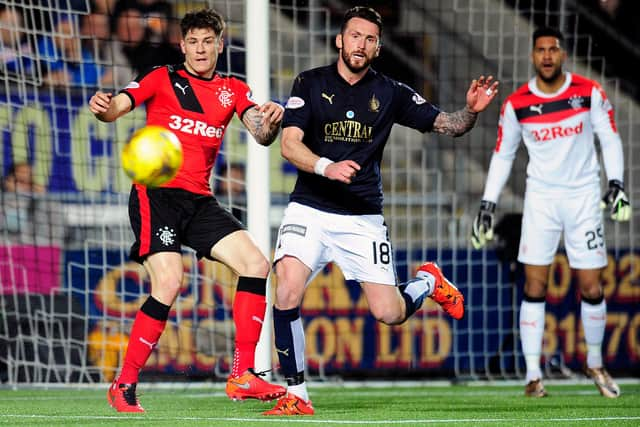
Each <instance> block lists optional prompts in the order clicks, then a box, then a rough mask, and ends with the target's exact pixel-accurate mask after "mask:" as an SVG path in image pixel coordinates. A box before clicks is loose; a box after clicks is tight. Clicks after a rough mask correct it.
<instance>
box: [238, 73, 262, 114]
mask: <svg viewBox="0 0 640 427" xmlns="http://www.w3.org/2000/svg"><path fill="white" fill-rule="evenodd" d="M232 81H233V87H234V92H235V93H236V94H237V97H236V105H235V111H236V114H237V115H238V117H240V118H242V115H243V114H244V112H245V111H247V110H248V109H249V108H252V107H255V106H256V105H257V103H256V102H255V101H254V100H253V94H252V92H251V88H250V87H249V85H248V84H246V83H245V82H243V81H242V80H239V79H236V78H233V79H232Z"/></svg>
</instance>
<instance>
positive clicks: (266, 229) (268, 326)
mask: <svg viewBox="0 0 640 427" xmlns="http://www.w3.org/2000/svg"><path fill="white" fill-rule="evenodd" d="M250 3H251V4H249V1H248V0H247V2H246V4H245V15H244V16H245V39H246V41H247V51H246V58H247V60H246V62H247V83H248V84H249V87H251V90H252V92H253V97H254V99H256V101H257V102H258V104H260V105H261V104H262V103H264V102H266V101H267V100H270V99H271V92H270V90H269V78H270V74H271V73H270V67H271V62H270V45H269V1H268V0H254V1H251V2H250ZM274 145H276V146H274V147H273V148H272V149H274V150H277V149H278V147H277V144H274ZM267 150H268V148H265V147H261V146H258V144H250V145H249V147H248V150H247V151H248V152H247V193H248V194H250V195H251V196H250V197H249V198H248V199H247V226H248V229H249V232H250V233H251V234H252V235H253V237H254V239H255V240H256V243H257V244H258V247H259V248H260V250H261V251H262V253H263V254H264V255H265V256H266V257H267V259H269V260H270V259H271V248H272V245H271V224H270V218H271V217H270V215H269V210H270V207H271V201H270V185H269V182H270V181H269V153H268V151H267ZM272 300H273V299H272V293H271V285H270V282H269V281H268V282H267V308H266V313H265V316H264V322H263V324H262V331H261V334H260V341H259V342H258V347H257V348H256V362H255V363H256V366H255V367H256V369H257V370H258V371H269V370H271V368H272V363H271V353H272V351H271V347H272V345H271V341H272V337H273V333H272V328H273V325H272V323H273V315H272V308H271V307H272V303H273V302H272Z"/></svg>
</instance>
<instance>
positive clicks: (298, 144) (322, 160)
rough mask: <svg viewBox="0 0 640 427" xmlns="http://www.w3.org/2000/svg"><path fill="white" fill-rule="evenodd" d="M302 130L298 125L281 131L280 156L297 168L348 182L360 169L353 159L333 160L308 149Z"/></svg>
mask: <svg viewBox="0 0 640 427" xmlns="http://www.w3.org/2000/svg"><path fill="white" fill-rule="evenodd" d="M303 137H304V131H303V130H302V129H300V128H298V127H295V126H291V127H287V128H285V129H284V130H283V131H282V143H281V150H282V157H284V158H285V159H287V160H288V161H289V162H291V163H292V164H293V165H294V166H295V167H296V168H298V169H299V170H302V171H305V172H308V173H315V174H317V175H321V176H324V177H326V178H328V179H331V180H334V181H340V182H344V183H345V184H350V183H351V180H352V179H353V177H355V176H356V173H357V172H358V171H359V170H360V165H359V164H358V163H356V162H354V161H353V160H342V161H339V162H334V161H333V160H331V159H328V158H326V157H320V156H318V155H317V154H315V153H314V152H313V151H311V150H309V147H307V146H306V145H305V144H304V142H302V138H303Z"/></svg>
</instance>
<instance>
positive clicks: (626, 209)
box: [600, 179, 631, 221]
mask: <svg viewBox="0 0 640 427" xmlns="http://www.w3.org/2000/svg"><path fill="white" fill-rule="evenodd" d="M607 206H610V212H611V219H612V220H614V221H628V220H629V218H631V205H630V204H629V198H628V197H627V195H626V193H625V192H624V186H623V184H622V182H620V181H618V180H617V179H612V180H611V181H609V191H607V192H606V194H605V195H604V197H603V198H602V201H601V202H600V207H601V208H602V209H604V208H606V207H607Z"/></svg>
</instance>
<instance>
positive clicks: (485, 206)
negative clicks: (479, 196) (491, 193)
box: [480, 200, 496, 213]
mask: <svg viewBox="0 0 640 427" xmlns="http://www.w3.org/2000/svg"><path fill="white" fill-rule="evenodd" d="M480 210H481V211H489V212H491V213H494V212H495V211H496V204H495V203H493V202H490V201H488V200H483V201H481V202H480Z"/></svg>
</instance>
